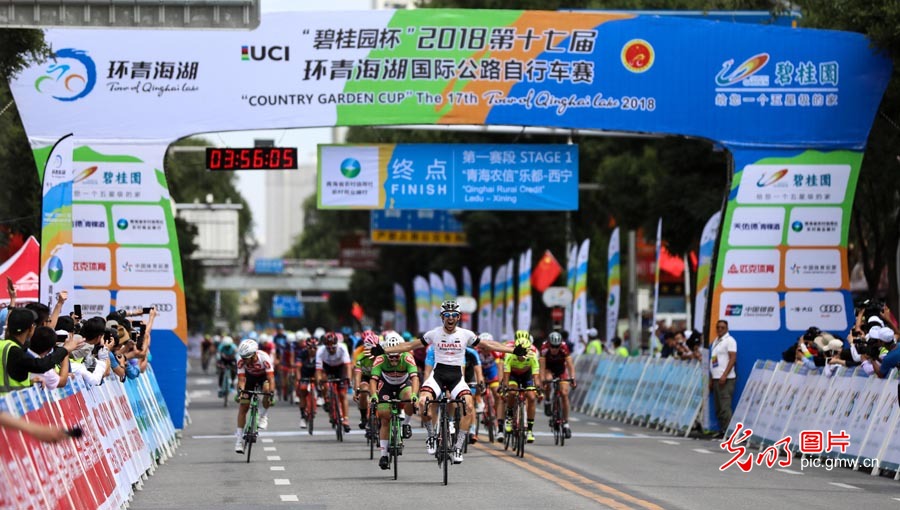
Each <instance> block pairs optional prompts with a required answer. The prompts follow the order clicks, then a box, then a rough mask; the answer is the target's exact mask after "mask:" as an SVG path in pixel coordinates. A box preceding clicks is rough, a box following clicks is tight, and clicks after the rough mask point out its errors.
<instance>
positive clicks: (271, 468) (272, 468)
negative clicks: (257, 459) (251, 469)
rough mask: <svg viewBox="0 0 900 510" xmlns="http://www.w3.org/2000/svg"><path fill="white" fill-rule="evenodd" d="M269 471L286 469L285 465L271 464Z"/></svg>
mask: <svg viewBox="0 0 900 510" xmlns="http://www.w3.org/2000/svg"><path fill="white" fill-rule="evenodd" d="M269 471H284V466H269Z"/></svg>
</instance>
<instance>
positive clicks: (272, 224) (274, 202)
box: [260, 162, 316, 258]
mask: <svg viewBox="0 0 900 510" xmlns="http://www.w3.org/2000/svg"><path fill="white" fill-rule="evenodd" d="M299 166H300V167H299V168H298V169H297V170H283V171H272V172H266V241H265V244H264V245H263V246H262V250H261V251H262V253H261V254H260V255H261V256H262V257H264V258H281V257H283V256H284V254H285V252H286V251H287V250H288V249H290V247H291V245H292V244H293V243H294V238H296V237H297V236H298V235H299V234H300V232H302V231H303V202H304V201H305V200H306V199H307V198H309V197H310V196H311V195H314V194H315V193H316V163H315V162H312V163H311V162H301V163H300V165H299Z"/></svg>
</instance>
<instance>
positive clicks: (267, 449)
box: [263, 446, 278, 452]
mask: <svg viewBox="0 0 900 510" xmlns="http://www.w3.org/2000/svg"><path fill="white" fill-rule="evenodd" d="M263 451H264V452H275V451H278V448H275V447H274V446H264V447H263Z"/></svg>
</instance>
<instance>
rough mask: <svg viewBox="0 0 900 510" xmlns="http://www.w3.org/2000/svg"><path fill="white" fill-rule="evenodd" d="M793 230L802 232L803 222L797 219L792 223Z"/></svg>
mask: <svg viewBox="0 0 900 510" xmlns="http://www.w3.org/2000/svg"><path fill="white" fill-rule="evenodd" d="M791 230H793V231H794V232H802V231H803V222H802V221H800V220H797V221H795V222H793V223H791Z"/></svg>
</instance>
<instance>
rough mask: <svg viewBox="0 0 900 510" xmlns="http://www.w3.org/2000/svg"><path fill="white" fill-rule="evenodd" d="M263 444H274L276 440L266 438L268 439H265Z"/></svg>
mask: <svg viewBox="0 0 900 510" xmlns="http://www.w3.org/2000/svg"><path fill="white" fill-rule="evenodd" d="M262 442H263V443H274V442H275V440H274V439H269V438H267V437H266V438H263V440H262Z"/></svg>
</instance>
